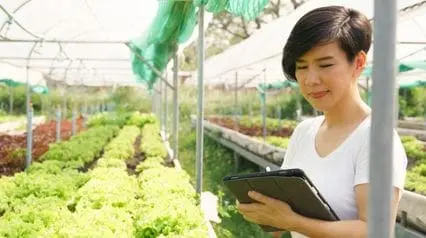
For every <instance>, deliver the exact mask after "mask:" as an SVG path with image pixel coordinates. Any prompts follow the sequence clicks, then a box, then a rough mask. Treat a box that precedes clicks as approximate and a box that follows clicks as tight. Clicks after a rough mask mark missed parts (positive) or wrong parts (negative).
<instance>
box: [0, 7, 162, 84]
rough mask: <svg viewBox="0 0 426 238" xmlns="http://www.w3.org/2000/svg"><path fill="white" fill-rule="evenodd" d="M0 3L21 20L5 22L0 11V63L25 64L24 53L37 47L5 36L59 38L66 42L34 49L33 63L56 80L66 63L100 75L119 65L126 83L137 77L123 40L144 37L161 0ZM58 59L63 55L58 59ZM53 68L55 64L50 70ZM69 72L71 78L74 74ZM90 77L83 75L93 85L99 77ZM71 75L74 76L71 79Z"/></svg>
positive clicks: (29, 38) (38, 46)
mask: <svg viewBox="0 0 426 238" xmlns="http://www.w3.org/2000/svg"><path fill="white" fill-rule="evenodd" d="M25 3H26V4H25ZM0 5H1V6H2V7H3V8H4V9H6V10H7V12H8V13H10V14H12V15H13V17H14V19H15V20H16V21H17V22H13V21H12V24H7V23H6V22H7V21H8V20H9V17H8V15H7V14H5V13H4V12H3V11H2V10H0V61H1V62H9V63H13V64H19V65H22V66H25V65H26V64H27V62H26V60H25V58H26V57H27V56H28V55H29V52H30V50H31V48H32V47H33V43H32V42H10V41H4V40H5V39H10V40H22V39H25V40H35V39H39V38H43V39H44V40H49V41H50V40H58V41H61V42H62V43H61V44H58V43H51V42H44V43H40V44H38V45H37V46H36V47H35V51H34V53H33V54H32V57H33V58H34V59H33V60H31V61H30V63H29V64H30V67H34V69H35V70H38V71H42V72H43V73H51V75H50V76H51V77H58V79H60V78H61V77H62V76H63V75H64V71H65V68H67V67H68V66H69V67H71V68H81V70H80V71H91V70H95V71H96V72H98V74H100V75H103V76H102V77H99V78H105V77H107V76H108V74H110V73H115V72H112V71H114V69H116V68H117V71H120V72H121V73H122V72H123V71H125V72H127V74H125V75H124V74H123V75H122V76H120V77H121V80H122V81H123V82H124V80H134V78H133V75H132V71H131V67H130V66H131V63H130V50H129V49H128V48H127V46H126V45H124V42H127V41H129V40H131V39H133V38H136V37H140V36H141V35H142V33H143V32H144V31H145V30H146V29H147V28H148V26H149V25H150V23H151V21H152V19H153V18H154V16H155V14H156V10H157V8H158V1H156V0H146V1H140V0H122V1H116V0H61V1H57V0H42V1H35V0H32V1H27V0H2V1H1V2H0ZM17 9H19V10H17ZM16 10H17V11H16ZM15 11H16V12H15ZM18 23H19V24H20V25H21V26H22V27H24V28H25V30H23V29H21V27H20V26H19V25H18ZM27 31H28V32H27ZM2 40H3V41H2ZM88 43H90V44H88ZM58 58H59V59H62V60H59V61H58V60H56V59H58ZM70 59H72V60H73V62H72V63H70ZM52 67H53V68H56V69H54V70H52ZM67 75H69V77H71V76H72V75H73V74H67ZM92 77H93V75H91V76H90V77H87V78H84V80H87V81H84V82H83V83H84V84H85V83H86V82H87V83H88V84H93V83H91V82H90V81H92V80H95V79H93V78H92ZM111 77H112V78H115V80H116V82H115V83H119V82H120V80H119V79H118V78H117V77H115V76H114V75H111ZM73 80H76V79H70V81H73ZM127 83H128V82H126V84H127Z"/></svg>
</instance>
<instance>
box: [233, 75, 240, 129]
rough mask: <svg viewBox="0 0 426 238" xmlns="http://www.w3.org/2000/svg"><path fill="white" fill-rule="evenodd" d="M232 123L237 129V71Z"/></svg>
mask: <svg viewBox="0 0 426 238" xmlns="http://www.w3.org/2000/svg"><path fill="white" fill-rule="evenodd" d="M234 94H235V95H234V96H235V98H234V123H235V126H236V129H237V130H238V126H239V125H238V124H239V123H238V119H237V115H238V72H235V88H234Z"/></svg>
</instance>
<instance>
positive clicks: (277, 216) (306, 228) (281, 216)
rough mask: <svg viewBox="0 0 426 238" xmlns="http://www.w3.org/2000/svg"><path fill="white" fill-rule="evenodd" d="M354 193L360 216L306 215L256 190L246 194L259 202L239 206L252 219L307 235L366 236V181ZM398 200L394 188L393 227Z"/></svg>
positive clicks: (246, 217) (245, 216)
mask: <svg viewBox="0 0 426 238" xmlns="http://www.w3.org/2000/svg"><path fill="white" fill-rule="evenodd" d="M355 193H356V202H357V206H358V217H359V220H348V221H336V222H330V221H321V220H316V219H311V218H307V217H304V216H301V215H298V214H297V213H295V212H293V211H292V210H291V208H290V206H289V205H288V204H287V203H284V202H282V201H279V200H276V199H273V198H269V197H266V196H264V195H261V194H258V193H254V194H253V193H249V196H250V197H251V198H253V199H254V200H256V201H258V202H259V203H254V204H241V205H239V208H240V211H241V213H242V214H243V216H244V218H245V219H247V220H249V221H251V222H254V223H257V224H261V225H270V226H274V227H278V228H281V229H283V230H288V231H294V232H298V233H301V234H303V235H305V236H308V237H313V238H314V237H367V206H368V203H367V198H368V184H361V185H357V186H356V187H355ZM398 202H399V189H398V188H395V189H394V199H393V202H392V213H391V214H392V219H391V220H392V224H390V225H392V227H393V225H394V223H395V218H396V211H397V207H398Z"/></svg>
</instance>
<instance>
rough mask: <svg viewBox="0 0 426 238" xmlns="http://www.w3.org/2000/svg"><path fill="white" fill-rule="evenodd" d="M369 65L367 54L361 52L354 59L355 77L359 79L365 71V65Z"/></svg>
mask: <svg viewBox="0 0 426 238" xmlns="http://www.w3.org/2000/svg"><path fill="white" fill-rule="evenodd" d="M366 64H367V54H366V53H365V52H364V51H360V52H359V53H358V54H357V55H356V56H355V58H354V67H355V70H354V77H355V78H358V77H359V76H360V75H361V74H362V71H364V68H365V65H366Z"/></svg>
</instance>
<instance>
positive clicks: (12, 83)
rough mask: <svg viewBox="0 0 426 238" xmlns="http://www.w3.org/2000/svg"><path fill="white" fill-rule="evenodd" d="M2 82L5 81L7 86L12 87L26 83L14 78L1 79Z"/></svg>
mask: <svg viewBox="0 0 426 238" xmlns="http://www.w3.org/2000/svg"><path fill="white" fill-rule="evenodd" d="M0 83H3V84H5V85H6V86H8V87H12V88H16V87H19V86H21V85H24V83H21V82H18V81H15V80H13V79H0Z"/></svg>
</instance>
